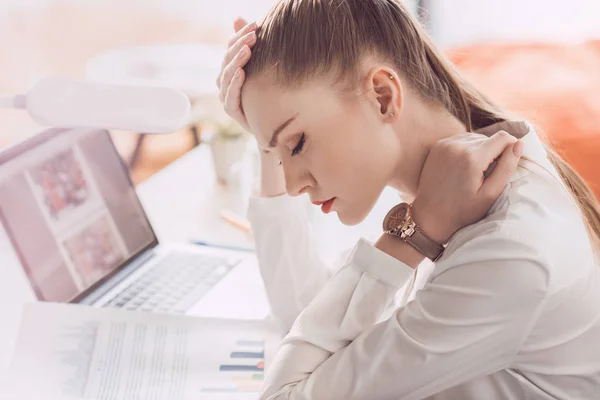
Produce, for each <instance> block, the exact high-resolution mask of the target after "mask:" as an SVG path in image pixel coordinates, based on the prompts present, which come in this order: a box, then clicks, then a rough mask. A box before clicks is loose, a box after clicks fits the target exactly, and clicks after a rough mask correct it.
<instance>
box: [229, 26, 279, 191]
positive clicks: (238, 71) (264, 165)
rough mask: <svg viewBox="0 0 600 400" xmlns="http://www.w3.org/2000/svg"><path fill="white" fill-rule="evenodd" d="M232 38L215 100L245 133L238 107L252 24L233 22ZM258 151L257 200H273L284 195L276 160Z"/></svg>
mask: <svg viewBox="0 0 600 400" xmlns="http://www.w3.org/2000/svg"><path fill="white" fill-rule="evenodd" d="M233 26H234V29H235V32H236V33H235V35H234V36H233V37H232V38H231V40H230V41H229V48H228V49H227V52H226V53H225V58H224V59H223V63H222V65H221V72H220V73H219V76H218V77H217V86H218V88H219V98H220V100H221V104H222V105H223V108H224V109H225V112H226V113H227V114H228V115H229V116H230V117H231V118H233V119H234V120H235V121H236V122H237V123H238V124H240V125H241V126H242V128H244V129H245V130H246V131H248V132H249V133H252V132H251V129H250V126H249V125H248V121H247V120H246V116H245V114H244V110H243V109H242V104H241V93H242V85H243V84H244V80H245V78H246V75H245V72H244V69H243V68H244V66H245V65H246V63H247V62H248V61H249V60H250V56H251V49H252V47H253V46H254V44H255V43H256V32H255V31H256V28H257V26H256V24H255V23H250V24H248V23H247V22H246V21H245V20H244V19H243V18H238V19H237V20H235V22H234V24H233ZM259 151H260V160H261V162H260V168H261V173H260V196H261V197H276V196H280V195H282V194H284V193H285V180H284V176H283V170H282V168H281V167H280V165H279V159H278V158H277V156H276V155H275V154H274V153H271V152H265V151H263V150H262V149H259Z"/></svg>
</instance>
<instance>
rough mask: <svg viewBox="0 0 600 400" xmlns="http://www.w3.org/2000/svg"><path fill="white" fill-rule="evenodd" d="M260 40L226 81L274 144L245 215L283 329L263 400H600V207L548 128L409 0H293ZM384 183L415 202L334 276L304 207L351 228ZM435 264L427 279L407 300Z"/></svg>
mask: <svg viewBox="0 0 600 400" xmlns="http://www.w3.org/2000/svg"><path fill="white" fill-rule="evenodd" d="M255 29H256V26H255V25H248V26H246V27H244V28H243V29H241V31H240V32H239V33H238V35H236V37H235V38H234V40H233V41H232V42H231V43H230V50H229V53H228V55H227V57H226V59H225V61H224V64H223V71H222V74H221V76H220V78H219V84H220V89H221V95H222V97H221V98H222V101H223V103H224V105H225V108H226V110H227V111H228V112H229V114H230V115H231V116H233V117H234V118H236V119H237V120H238V121H239V122H240V123H241V124H243V125H244V126H245V127H246V128H247V129H248V130H249V131H251V132H253V133H254V134H255V136H256V138H257V141H258V143H259V145H260V146H261V148H263V150H264V151H263V155H262V167H263V171H262V198H253V199H252V201H251V204H250V218H251V222H252V226H253V230H254V233H255V238H256V246H257V255H258V258H259V261H260V267H261V273H262V275H263V278H264V281H265V285H266V288H267V292H268V295H269V299H270V302H271V305H272V309H273V313H274V315H275V316H276V317H277V318H278V319H279V320H280V322H281V323H282V325H283V327H284V329H285V330H286V332H288V334H287V336H286V338H285V339H284V341H283V343H282V346H281V348H280V350H279V352H278V354H277V355H276V356H275V359H274V361H273V363H272V365H271V367H270V370H269V371H268V374H267V378H266V382H265V387H264V390H263V393H262V398H263V399H328V400H331V399H346V400H347V399H421V398H431V399H458V400H465V399H481V400H493V399H569V400H571V399H595V398H600V269H599V267H598V265H597V262H596V259H595V255H594V250H596V249H597V248H598V241H599V237H600V213H599V208H598V204H597V202H596V201H595V200H594V199H593V196H592V194H591V193H590V191H589V189H588V188H587V187H586V186H585V184H584V183H583V182H582V180H581V179H580V178H579V177H578V176H577V175H576V174H575V173H574V172H573V171H572V170H571V169H570V168H569V167H568V166H567V165H566V164H565V163H564V162H563V161H562V160H561V159H560V158H559V157H558V156H557V155H556V154H554V153H553V152H551V151H550V150H547V149H545V147H544V146H543V145H542V143H541V142H540V140H539V139H538V137H537V135H536V133H535V130H534V128H533V127H532V126H531V125H529V124H527V123H526V122H522V121H512V120H510V119H509V118H508V117H507V116H506V115H505V114H504V113H503V112H501V111H500V110H498V109H497V108H495V107H494V106H493V105H492V104H491V103H490V102H489V101H488V100H486V99H485V98H484V97H483V96H482V95H481V94H480V93H479V92H477V91H476V90H475V89H473V88H471V87H470V86H468V85H467V84H466V83H465V82H464V81H463V80H461V78H460V77H459V76H458V75H457V73H455V72H454V71H453V69H452V68H451V66H450V65H449V63H448V62H447V61H446V60H445V59H444V58H443V57H442V56H441V55H440V53H439V52H438V51H436V49H435V48H434V47H433V45H432V44H431V42H430V41H429V39H428V37H427V35H426V34H425V33H424V32H423V30H422V29H421V28H420V27H419V26H418V24H417V23H415V21H414V20H413V18H412V17H411V16H410V14H409V12H408V11H407V10H406V9H405V8H404V7H403V6H402V5H401V4H399V3H398V2H396V1H393V0H284V1H280V2H279V3H278V4H277V5H276V6H275V7H274V8H273V9H272V10H271V12H270V13H269V14H268V15H267V17H266V18H265V19H264V21H263V22H262V24H261V26H260V27H259V28H258V30H256V31H255ZM250 48H252V50H250ZM242 85H243V90H242ZM499 131H505V132H508V133H509V134H510V135H507V134H506V133H498V132H499ZM462 132H477V133H479V134H476V133H466V134H461V133H462ZM482 135H484V136H489V137H491V138H490V139H481V137H482ZM515 137H517V138H520V140H519V141H516V139H515ZM521 153H522V155H523V157H522V160H521V163H520V167H519V168H518V170H517V171H516V173H514V174H512V171H513V170H514V167H513V166H514V164H515V163H516V160H518V157H519V156H520V155H521ZM500 154H502V156H501V157H500V158H499V159H498V161H497V162H498V163H497V165H496V167H495V169H494V170H493V171H492V172H491V174H490V175H489V176H488V173H486V174H485V176H487V179H483V178H484V171H486V169H487V167H488V165H489V164H490V161H492V160H493V159H494V158H495V157H496V156H498V155H500ZM279 164H280V165H279ZM488 172H489V171H488ZM509 175H510V177H509ZM505 183H508V185H507V186H506V187H505ZM284 185H285V186H284ZM386 185H389V186H392V187H394V188H396V189H398V191H399V192H400V193H401V195H402V197H403V198H405V199H410V202H409V203H410V204H402V205H399V206H398V207H395V208H394V209H393V210H391V211H390V213H389V214H388V216H387V217H386V220H385V221H384V232H383V233H382V236H381V237H380V238H379V240H377V242H376V243H374V244H370V243H368V242H367V241H365V240H361V241H359V243H358V244H357V245H356V246H355V248H354V249H353V251H352V253H351V254H350V255H349V256H348V258H347V259H346V260H345V262H344V263H343V264H342V266H341V267H340V268H339V270H337V271H336V272H330V271H329V269H328V268H327V267H325V266H324V265H323V263H322V262H321V261H320V260H319V257H318V254H317V252H316V250H315V246H314V244H313V242H312V241H311V239H312V237H311V235H310V230H309V227H308V224H307V222H306V220H307V218H306V215H305V210H304V208H303V204H302V201H301V200H300V199H299V198H294V196H298V195H300V194H308V195H309V196H310V198H311V199H312V201H313V202H314V203H315V204H316V205H320V206H321V208H322V210H323V211H324V212H326V213H328V212H331V211H335V212H336V213H337V214H338V217H339V219H340V220H341V221H342V222H343V223H345V224H355V223H357V222H360V221H361V220H362V219H363V218H364V217H365V216H366V215H367V214H368V213H369V211H370V210H371V207H372V206H373V204H374V203H375V200H376V199H377V198H378V196H379V194H380V193H381V191H382V190H383V188H384V187H385V186H386ZM284 187H285V191H286V192H287V194H288V195H289V196H286V195H284ZM333 240H335V239H333ZM444 246H445V247H444ZM426 257H427V258H430V259H431V260H433V261H434V262H435V268H434V269H433V272H432V273H431V274H430V276H429V277H427V279H426V282H425V284H424V286H423V287H422V288H421V289H420V290H418V291H416V293H413V296H414V299H412V300H411V301H410V302H408V303H406V302H401V303H400V304H397V303H396V304H395V303H394V301H395V295H396V293H397V292H398V290H399V289H400V288H401V287H403V286H404V285H405V284H407V282H408V281H409V280H410V279H411V275H413V273H415V274H416V271H415V269H416V268H417V266H418V265H419V264H420V263H421V262H422V261H423V260H424V259H425V258H426ZM413 279H414V277H413ZM390 305H391V306H392V309H393V313H392V314H391V316H389V315H385V314H384V313H385V311H386V309H387V307H388V306H390Z"/></svg>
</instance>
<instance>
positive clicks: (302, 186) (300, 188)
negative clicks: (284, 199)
mask: <svg viewBox="0 0 600 400" xmlns="http://www.w3.org/2000/svg"><path fill="white" fill-rule="evenodd" d="M293 164H295V163H289V164H288V165H286V163H284V164H283V175H284V178H285V191H286V192H287V194H288V195H289V196H300V195H301V194H303V193H304V192H306V190H307V189H308V188H310V187H312V186H314V183H315V181H314V179H313V177H312V175H311V174H310V172H309V171H308V170H307V169H305V168H302V167H301V166H299V165H293Z"/></svg>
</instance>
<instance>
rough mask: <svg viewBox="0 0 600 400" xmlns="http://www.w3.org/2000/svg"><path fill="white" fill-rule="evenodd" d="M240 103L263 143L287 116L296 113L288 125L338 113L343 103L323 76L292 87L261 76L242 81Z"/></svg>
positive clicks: (295, 124)
mask: <svg viewBox="0 0 600 400" xmlns="http://www.w3.org/2000/svg"><path fill="white" fill-rule="evenodd" d="M242 107H243V109H244V113H245V114H246V118H247V120H248V124H249V125H250V128H251V129H252V132H254V134H255V135H256V136H257V139H258V140H259V143H261V145H263V144H266V143H268V142H269V140H270V138H271V135H272V134H273V131H274V130H275V129H276V128H277V127H278V126H279V125H280V124H282V123H283V122H285V121H287V120H288V119H289V118H292V117H293V116H295V115H298V118H297V120H296V121H295V122H294V123H293V124H292V125H291V126H297V125H302V124H309V123H311V122H314V121H318V120H320V119H323V118H326V117H328V116H332V115H336V114H338V113H339V112H340V111H341V110H342V107H343V104H342V98H341V96H340V93H339V90H338V89H337V88H335V87H334V86H333V85H332V84H331V83H327V82H325V81H323V80H313V81H309V82H307V83H306V84H304V85H302V86H301V87H299V88H293V89H292V88H285V87H283V86H281V85H278V84H276V83H275V82H274V80H272V79H269V78H267V77H261V78H256V79H251V80H249V81H248V82H246V83H245V84H244V86H243V89H242Z"/></svg>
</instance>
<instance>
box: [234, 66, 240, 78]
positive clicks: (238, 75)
mask: <svg viewBox="0 0 600 400" xmlns="http://www.w3.org/2000/svg"><path fill="white" fill-rule="evenodd" d="M241 73H242V69H241V68H238V69H237V70H236V71H235V74H233V77H234V78H235V79H237V78H239V77H240V74H241Z"/></svg>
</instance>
